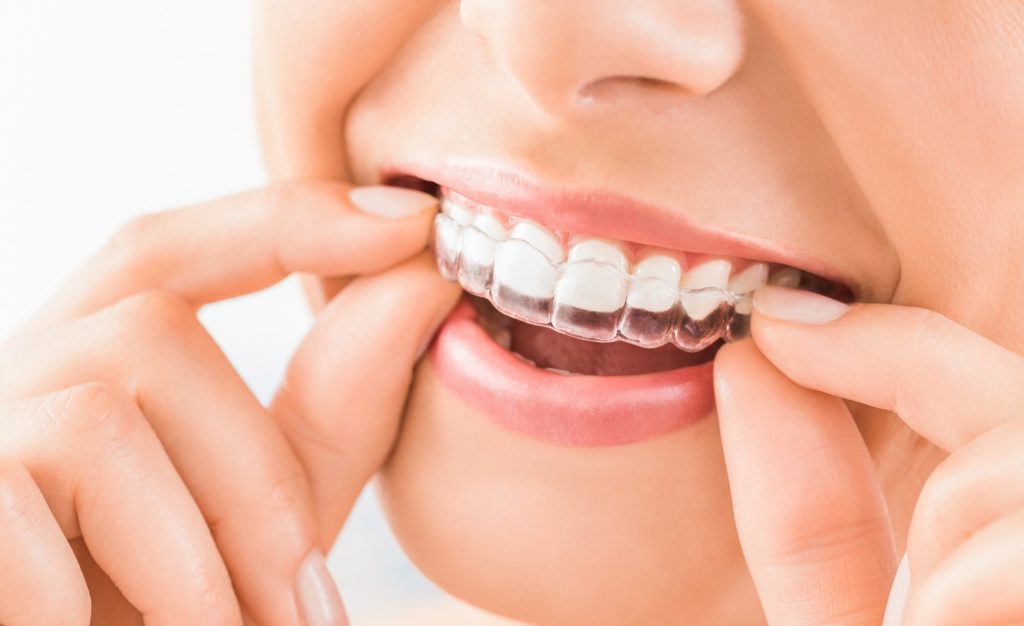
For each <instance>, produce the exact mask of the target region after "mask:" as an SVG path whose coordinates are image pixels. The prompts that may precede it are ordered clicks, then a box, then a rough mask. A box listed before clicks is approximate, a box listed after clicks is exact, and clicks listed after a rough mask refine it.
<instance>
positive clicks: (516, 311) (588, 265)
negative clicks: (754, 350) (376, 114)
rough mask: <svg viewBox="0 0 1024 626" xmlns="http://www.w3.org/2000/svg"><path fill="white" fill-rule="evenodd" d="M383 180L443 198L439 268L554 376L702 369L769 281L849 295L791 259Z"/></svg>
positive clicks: (738, 334)
mask: <svg viewBox="0 0 1024 626" xmlns="http://www.w3.org/2000/svg"><path fill="white" fill-rule="evenodd" d="M385 182H386V183H388V184H392V185H397V186H403V187H410V188H415V189H419V190H421V191H426V192H428V193H432V194H433V195H435V196H436V197H438V198H439V199H440V200H441V206H442V210H441V212H440V213H439V214H438V215H437V217H436V218H435V232H434V241H433V247H434V252H435V256H436V259H437V263H438V268H439V271H440V272H441V274H442V275H443V276H445V277H446V278H448V279H449V280H452V281H456V282H458V283H459V284H460V285H461V286H462V287H463V289H464V290H465V291H466V292H467V294H466V298H467V299H468V300H469V301H470V302H471V304H472V307H473V309H474V310H475V312H474V317H475V321H476V323H477V324H479V326H480V327H481V328H482V329H483V330H484V331H486V333H487V335H488V336H489V337H490V338H491V339H492V340H493V341H494V342H495V343H497V344H498V345H499V346H501V347H502V348H503V349H505V350H508V351H510V352H511V353H512V355H513V356H515V357H516V358H518V359H519V360H520V361H522V362H523V363H525V364H527V365H529V366H532V367H537V368H541V369H545V370H547V371H549V372H552V373H555V374H559V375H563V376H574V375H591V376H595V375H596V376H605V377H607V376H630V375H637V374H647V373H652V372H663V371H668V370H675V369H680V368H690V367H693V366H698V365H702V364H706V363H708V362H709V361H710V360H712V359H713V358H714V355H715V353H716V352H717V350H718V348H719V347H721V345H722V344H723V343H724V342H727V341H737V340H739V339H742V338H745V337H746V336H748V334H749V320H750V313H751V296H752V293H753V291H754V290H756V289H758V288H759V287H761V286H763V285H765V284H774V285H781V286H787V287H794V288H799V289H805V290H808V291H814V292H816V293H821V294H823V295H827V296H829V297H832V298H836V299H838V300H842V301H851V300H852V299H853V296H852V293H851V291H850V289H849V288H847V287H846V286H845V285H843V284H841V283H839V282H836V281H831V280H827V279H825V278H822V277H820V276H818V275H815V274H813V273H811V272H809V271H806V270H802V269H800V268H797V267H793V266H791V265H786V264H782V263H778V262H768V261H762V260H756V259H750V258H743V257H739V256H725V255H720V254H710V253H708V252H694V251H688V250H679V249H670V248H662V247H657V246H651V245H646V244H641V243H637V242H631V241H624V240H620V239H612V238H608V237H596V236H591V235H589V234H585V233H580V232H572V231H570V230H566V229H562V228H555V227H551V226H549V225H547V224H544V223H541V222H540V221H537V220H531V219H527V218H525V217H522V216H520V215H516V214H514V213H511V212H507V211H502V210H499V209H497V208H495V207H493V206H489V205H486V204H483V203H481V202H477V201H475V200H472V199H470V198H468V197H467V196H465V195H462V194H461V193H459V192H457V191H455V190H453V189H451V188H449V187H446V186H442V185H440V184H438V183H435V182H432V181H429V180H425V179H421V178H417V177H414V176H409V175H400V176H391V177H389V178H387V179H386V180H385Z"/></svg>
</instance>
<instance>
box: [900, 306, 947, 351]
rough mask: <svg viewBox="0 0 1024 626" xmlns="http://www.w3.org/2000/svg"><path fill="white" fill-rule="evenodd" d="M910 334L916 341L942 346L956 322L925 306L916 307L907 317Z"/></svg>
mask: <svg viewBox="0 0 1024 626" xmlns="http://www.w3.org/2000/svg"><path fill="white" fill-rule="evenodd" d="M907 325H908V331H909V332H908V333H907V334H908V336H909V337H911V338H912V339H913V340H914V341H916V342H919V343H924V344H925V345H926V346H927V345H932V346H936V347H937V346H940V345H941V344H942V343H943V342H944V341H945V340H946V338H947V337H949V336H950V333H951V331H952V330H953V329H954V328H955V327H956V323H955V322H953V320H951V319H949V318H948V317H946V316H945V315H943V314H941V313H938V312H936V311H933V310H931V309H925V308H914V309H912V312H911V314H910V316H909V318H908V319H907Z"/></svg>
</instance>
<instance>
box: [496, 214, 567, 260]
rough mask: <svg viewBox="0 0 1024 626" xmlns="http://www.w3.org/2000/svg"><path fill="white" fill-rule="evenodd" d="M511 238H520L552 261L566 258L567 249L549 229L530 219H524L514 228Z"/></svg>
mask: <svg viewBox="0 0 1024 626" xmlns="http://www.w3.org/2000/svg"><path fill="white" fill-rule="evenodd" d="M509 238H510V239H519V240H521V241H525V242H526V243H528V244H530V245H531V246H533V247H534V248H536V249H537V250H540V251H541V253H543V254H544V256H546V257H547V258H548V259H549V260H550V261H551V262H552V263H561V262H562V261H564V260H565V249H563V248H562V244H561V243H560V242H559V241H558V239H556V238H555V236H554V235H553V234H552V233H551V231H549V230H548V229H546V228H544V227H543V226H541V225H540V224H536V223H534V222H531V221H529V220H523V221H521V222H519V223H518V224H516V225H515V227H513V228H512V234H511V235H510V237H509Z"/></svg>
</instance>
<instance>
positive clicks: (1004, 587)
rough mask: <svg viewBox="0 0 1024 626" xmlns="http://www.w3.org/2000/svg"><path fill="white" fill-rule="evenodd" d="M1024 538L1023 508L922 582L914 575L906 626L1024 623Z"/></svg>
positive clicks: (967, 543) (980, 533)
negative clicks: (1022, 568) (1022, 566)
mask: <svg viewBox="0 0 1024 626" xmlns="http://www.w3.org/2000/svg"><path fill="white" fill-rule="evenodd" d="M1022 539H1024V509H1021V510H1018V511H1016V512H1014V513H1011V514H1010V515H1007V516H1005V517H1003V518H1000V519H999V520H997V521H995V522H992V523H991V524H989V525H988V526H986V527H984V528H983V529H981V530H979V531H978V532H977V533H975V534H974V535H973V536H971V537H970V538H969V539H968V540H967V541H965V542H964V543H963V544H962V545H961V546H959V547H958V548H957V549H956V550H954V551H953V552H952V553H951V554H950V555H949V556H948V557H947V558H946V559H945V560H944V561H942V562H941V563H940V564H939V565H938V567H937V568H936V569H935V570H934V571H933V572H932V573H931V575H929V576H927V577H926V578H925V579H924V580H922V581H921V583H920V584H919V583H918V582H917V580H920V579H915V578H914V576H913V575H911V581H912V582H911V591H910V598H909V600H908V604H907V613H906V617H905V620H904V626H974V625H977V626H983V625H984V626H996V625H1002V624H1020V623H1024V576H1021V563H1024V540H1022ZM911 559H913V557H911Z"/></svg>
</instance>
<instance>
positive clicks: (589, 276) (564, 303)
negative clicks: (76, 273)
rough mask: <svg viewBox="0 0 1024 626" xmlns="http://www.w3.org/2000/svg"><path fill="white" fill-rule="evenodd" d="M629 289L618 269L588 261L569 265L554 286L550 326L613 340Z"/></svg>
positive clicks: (590, 337)
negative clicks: (553, 302) (627, 289)
mask: <svg viewBox="0 0 1024 626" xmlns="http://www.w3.org/2000/svg"><path fill="white" fill-rule="evenodd" d="M626 287H627V285H626V276H625V275H624V274H623V273H622V272H621V271H619V269H618V268H617V267H615V266H611V265H604V264H600V263H591V262H588V261H582V262H577V263H571V264H569V265H567V266H566V268H565V272H564V273H563V274H562V277H561V278H560V279H559V281H558V285H557V286H556V287H555V305H554V311H553V313H552V315H551V325H552V326H554V327H555V328H557V329H558V330H561V331H563V332H566V333H569V334H572V335H576V336H579V337H583V338H585V339H594V340H599V341H610V340H612V339H614V338H615V333H616V331H617V328H618V322H619V311H620V310H621V309H622V306H623V304H625V302H626Z"/></svg>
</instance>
